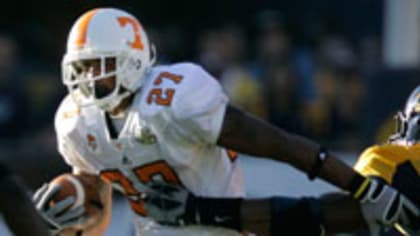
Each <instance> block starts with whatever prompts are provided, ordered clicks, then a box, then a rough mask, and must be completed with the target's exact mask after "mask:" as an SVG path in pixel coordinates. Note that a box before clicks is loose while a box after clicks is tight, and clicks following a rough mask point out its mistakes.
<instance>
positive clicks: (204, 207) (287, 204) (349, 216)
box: [189, 193, 366, 235]
mask: <svg viewBox="0 0 420 236" xmlns="http://www.w3.org/2000/svg"><path fill="white" fill-rule="evenodd" d="M194 209H195V211H193V214H189V215H191V217H192V218H194V217H195V216H196V215H197V214H199V215H200V216H201V217H200V219H201V222H200V224H204V225H214V226H219V227H226V228H230V229H234V230H238V231H241V232H251V233H255V234H257V235H320V234H321V232H322V231H323V230H325V232H326V233H329V234H334V233H344V232H355V231H358V230H359V229H362V228H365V226H366V225H365V223H364V221H363V218H362V215H361V213H360V209H359V204H358V203H357V202H356V201H354V200H353V199H352V198H351V197H349V196H347V195H344V194H340V193H334V194H329V195H325V196H322V197H321V198H319V199H316V198H289V197H272V198H262V199H233V198H206V197H199V198H197V199H196V201H195V207H194ZM197 212H198V213H197Z"/></svg>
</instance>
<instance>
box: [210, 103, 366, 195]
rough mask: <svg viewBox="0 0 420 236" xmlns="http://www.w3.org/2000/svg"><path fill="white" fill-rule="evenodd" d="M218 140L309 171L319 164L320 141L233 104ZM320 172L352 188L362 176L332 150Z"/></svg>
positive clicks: (247, 151) (223, 144)
mask: <svg viewBox="0 0 420 236" xmlns="http://www.w3.org/2000/svg"><path fill="white" fill-rule="evenodd" d="M217 143H218V145H221V146H224V147H227V148H230V149H233V150H235V151H238V152H242V153H246V154H250V155H255V156H262V157H268V158H272V159H274V160H279V161H283V162H287V163H290V164H291V165H293V166H294V167H296V168H298V169H300V170H302V171H304V172H306V173H310V172H311V171H313V169H314V166H316V165H317V164H316V162H317V158H318V155H319V151H320V145H319V144H317V143H316V142H314V141H312V140H310V139H307V138H305V137H302V136H299V135H296V134H292V133H288V132H287V131H285V130H283V129H281V128H278V127H275V126H273V125H271V124H269V123H267V122H265V121H263V120H261V119H258V118H256V117H254V116H252V115H250V114H249V113H246V112H244V111H241V110H239V109H237V108H235V107H233V106H231V105H228V107H227V110H226V113H225V118H224V121H223V125H222V129H221V132H220V136H219V138H218V141H217ZM319 175H320V176H321V177H322V178H324V179H325V180H327V181H328V182H330V183H332V184H335V185H336V186H338V187H340V188H342V189H346V190H351V191H354V190H353V189H351V188H352V187H353V185H357V184H353V183H352V181H353V182H354V180H355V177H356V176H359V177H360V178H362V177H361V176H360V175H359V174H357V173H356V172H355V171H354V170H353V169H352V168H351V167H349V166H347V165H346V164H344V163H343V162H341V161H340V160H339V159H337V158H335V156H334V155H333V154H331V153H329V157H328V158H326V160H325V161H324V163H323V165H322V168H321V169H320V172H319ZM360 178H356V179H360ZM359 181H362V179H360V180H359Z"/></svg>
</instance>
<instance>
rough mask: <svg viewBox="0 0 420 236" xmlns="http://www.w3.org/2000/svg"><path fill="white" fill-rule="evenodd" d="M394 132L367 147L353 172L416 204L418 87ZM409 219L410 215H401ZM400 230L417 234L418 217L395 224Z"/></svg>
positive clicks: (419, 179)
mask: <svg viewBox="0 0 420 236" xmlns="http://www.w3.org/2000/svg"><path fill="white" fill-rule="evenodd" d="M396 118H397V133H396V134H395V135H392V136H391V137H390V139H389V142H388V143H386V144H382V145H375V146H372V147H369V148H367V149H366V150H365V151H364V152H363V153H362V154H361V155H360V157H359V159H358V161H357V163H356V165H355V169H356V170H357V171H359V172H360V173H362V174H363V175H365V176H371V177H375V178H378V179H379V180H380V181H383V182H386V183H387V184H390V185H391V186H393V187H394V188H396V189H398V190H399V191H400V192H401V193H403V194H404V195H405V196H406V197H407V198H409V199H410V200H411V201H412V202H413V203H415V204H417V205H419V204H420V86H417V88H415V89H414V90H413V92H412V93H411V95H410V96H409V98H408V100H407V102H406V105H405V108H404V110H403V111H402V112H399V113H398V114H397V117H396ZM404 217H405V218H409V217H410V215H406V216H404ZM397 229H399V230H400V231H409V233H411V234H413V235H414V232H417V234H420V218H417V220H416V221H415V222H413V224H411V225H405V227H404V226H402V227H401V225H397Z"/></svg>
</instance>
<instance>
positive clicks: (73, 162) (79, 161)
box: [54, 96, 91, 172]
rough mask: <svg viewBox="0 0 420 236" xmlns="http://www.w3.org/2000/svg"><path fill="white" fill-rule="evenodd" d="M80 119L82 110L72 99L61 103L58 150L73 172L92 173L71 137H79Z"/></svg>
mask: <svg viewBox="0 0 420 236" xmlns="http://www.w3.org/2000/svg"><path fill="white" fill-rule="evenodd" d="M79 118H80V110H79V108H78V107H77V106H76V104H74V102H73V100H72V99H71V97H69V96H67V97H66V98H64V100H63V101H62V102H61V104H60V106H59V108H58V109H57V112H56V114H55V121H54V125H55V133H56V138H57V150H58V152H59V153H60V154H61V156H62V157H63V159H64V161H65V162H66V163H67V164H68V165H70V166H71V167H72V168H73V171H80V170H83V171H86V172H88V171H91V167H90V166H89V165H88V164H87V163H85V162H83V158H82V157H81V155H80V154H79V153H78V152H77V150H76V149H75V148H74V145H75V144H73V143H72V139H71V138H70V136H71V135H75V134H76V135H77V132H75V130H76V126H77V122H78V121H79Z"/></svg>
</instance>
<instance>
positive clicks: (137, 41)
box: [117, 16, 144, 50]
mask: <svg viewBox="0 0 420 236" xmlns="http://www.w3.org/2000/svg"><path fill="white" fill-rule="evenodd" d="M117 19H118V23H119V24H120V25H121V27H125V26H126V25H127V24H129V25H130V26H131V27H132V28H133V30H134V41H133V42H131V43H130V45H131V47H132V48H134V49H139V50H143V49H144V45H143V42H142V40H141V35H140V27H141V26H140V24H139V22H138V21H137V20H136V19H134V18H132V17H129V16H121V17H118V18H117Z"/></svg>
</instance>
